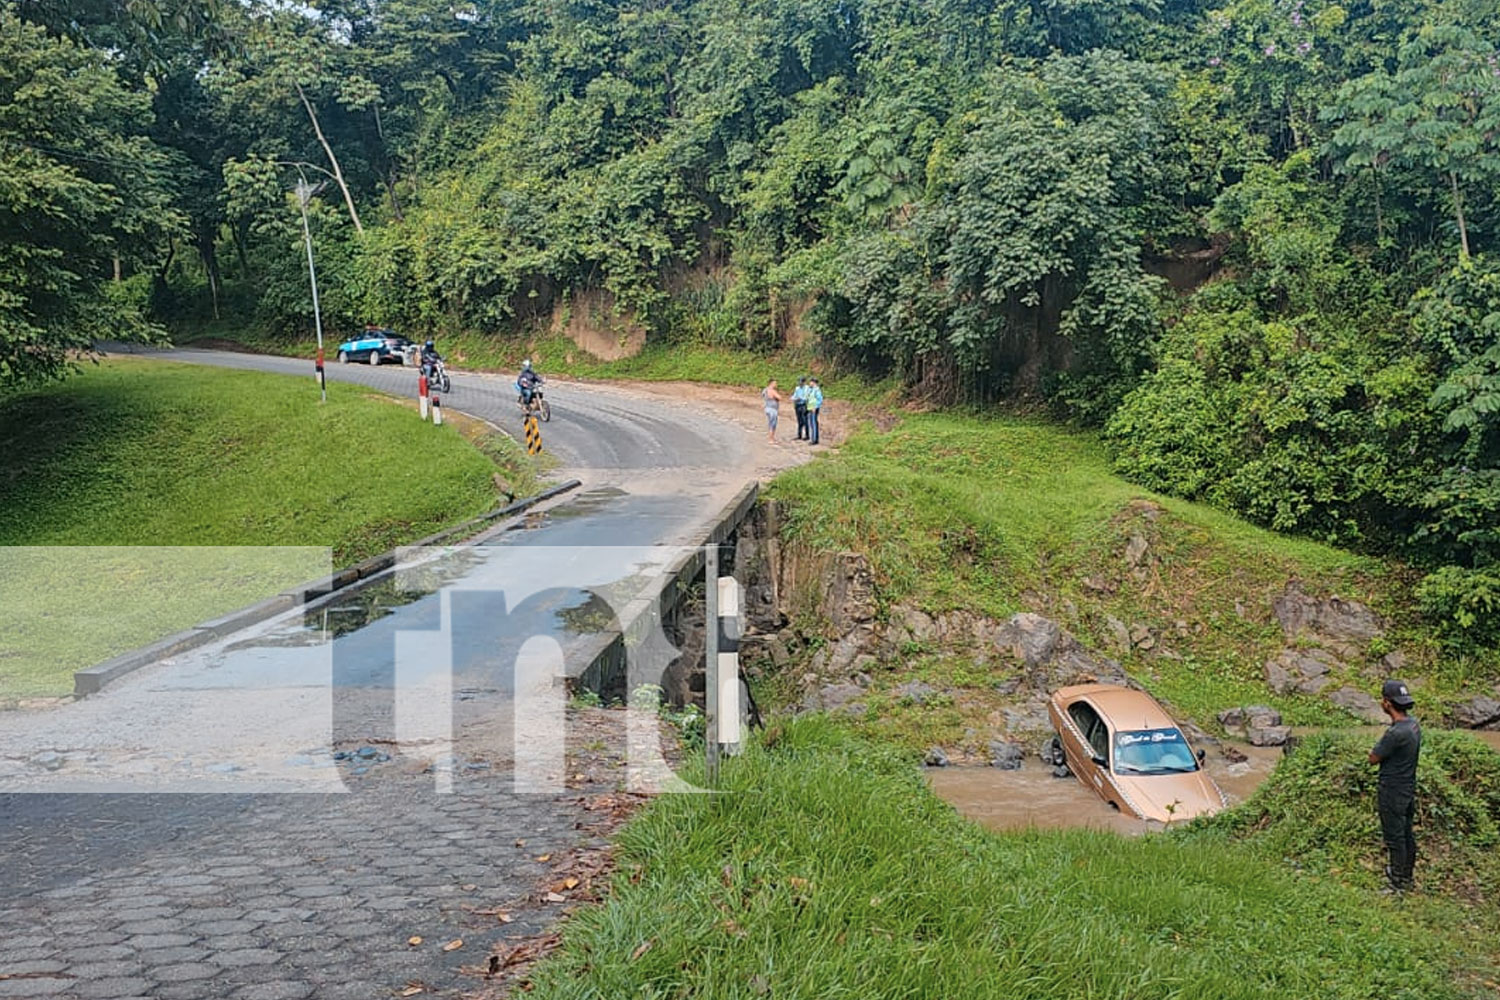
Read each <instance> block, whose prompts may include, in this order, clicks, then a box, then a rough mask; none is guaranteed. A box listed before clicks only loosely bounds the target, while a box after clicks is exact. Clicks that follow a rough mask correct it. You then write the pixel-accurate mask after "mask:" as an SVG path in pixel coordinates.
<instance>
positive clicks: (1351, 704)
mask: <svg viewBox="0 0 1500 1000" xmlns="http://www.w3.org/2000/svg"><path fill="white" fill-rule="evenodd" d="M1328 700H1329V701H1331V702H1333V703H1334V704H1335V705H1337V706H1338V707H1339V708H1342V709H1343V710H1344V711H1346V712H1348V713H1349V714H1350V715H1352V716H1354V717H1355V718H1356V719H1362V720H1364V721H1365V722H1369V723H1376V724H1378V723H1381V722H1385V721H1386V717H1385V712H1384V711H1382V710H1381V708H1380V702H1378V701H1376V700H1375V699H1374V698H1372V697H1371V696H1370V695H1368V694H1366V693H1365V692H1363V691H1361V690H1359V689H1358V688H1352V687H1341V688H1339V689H1338V690H1337V691H1335V692H1333V694H1331V695H1329V696H1328Z"/></svg>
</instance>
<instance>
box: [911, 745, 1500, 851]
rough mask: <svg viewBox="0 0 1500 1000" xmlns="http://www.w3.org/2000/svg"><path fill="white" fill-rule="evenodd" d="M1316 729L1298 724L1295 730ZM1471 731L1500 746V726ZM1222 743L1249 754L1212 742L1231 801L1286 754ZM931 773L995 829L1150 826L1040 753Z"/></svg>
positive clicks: (942, 791)
mask: <svg viewBox="0 0 1500 1000" xmlns="http://www.w3.org/2000/svg"><path fill="white" fill-rule="evenodd" d="M1315 731H1316V730H1313V729H1294V730H1293V735H1306V734H1307V733H1309V732H1315ZM1350 731H1352V732H1355V733H1359V734H1362V735H1365V736H1368V737H1369V739H1370V744H1371V745H1372V746H1373V745H1374V743H1375V741H1376V740H1377V739H1379V738H1380V734H1381V733H1383V732H1384V731H1385V727H1383V726H1368V727H1359V728H1354V729H1351V730H1350ZM1471 732H1473V735H1474V736H1477V737H1478V738H1479V739H1480V740H1482V741H1484V742H1485V743H1487V744H1489V745H1490V746H1491V747H1494V748H1495V750H1496V751H1497V752H1500V732H1474V731H1472V730H1471ZM1221 743H1222V745H1224V746H1232V747H1234V749H1236V750H1238V751H1239V752H1240V753H1242V754H1244V755H1245V758H1246V759H1245V760H1244V761H1242V762H1240V763H1230V762H1229V761H1228V760H1226V759H1225V758H1224V755H1223V754H1222V753H1221V752H1219V751H1218V750H1215V749H1212V748H1210V749H1209V752H1208V773H1209V776H1210V777H1212V778H1213V779H1214V782H1215V783H1216V784H1217V785H1218V786H1219V788H1221V789H1222V790H1223V791H1224V794H1225V795H1227V796H1228V797H1229V804H1230V805H1231V806H1233V805H1238V804H1239V803H1241V802H1243V801H1245V799H1247V798H1249V797H1250V795H1251V794H1252V793H1253V792H1254V791H1255V790H1256V789H1257V788H1259V787H1260V785H1261V783H1262V782H1263V781H1265V780H1266V778H1267V777H1269V776H1270V774H1271V772H1272V771H1274V770H1275V769H1276V765H1277V763H1278V762H1280V760H1281V759H1282V757H1283V756H1284V755H1283V753H1282V749H1281V748H1280V747H1253V746H1250V745H1249V744H1248V743H1241V742H1239V741H1235V740H1223V741H1221ZM926 773H927V778H928V781H929V783H930V784H931V785H932V790H933V791H934V792H936V793H937V795H938V797H939V798H941V799H942V800H943V801H945V802H947V803H949V804H950V805H952V806H953V807H954V808H955V809H957V810H958V811H959V813H960V814H961V815H963V816H966V817H968V818H969V819H972V820H974V821H975V822H976V823H979V824H980V825H982V826H985V827H988V828H989V829H991V830H997V831H1000V832H1015V831H1017V830H1029V829H1038V830H1067V829H1080V828H1082V829H1091V830H1110V831H1114V832H1115V833H1121V834H1126V835H1136V834H1141V833H1144V832H1146V830H1147V825H1146V823H1145V821H1143V820H1139V819H1136V818H1134V817H1132V816H1126V815H1123V814H1121V813H1119V812H1117V811H1116V810H1115V809H1113V808H1111V807H1110V806H1109V805H1107V804H1106V803H1105V802H1104V800H1103V799H1101V798H1099V797H1098V796H1097V795H1095V794H1094V793H1093V792H1091V791H1090V790H1089V789H1087V788H1085V787H1084V785H1083V783H1082V782H1080V781H1079V780H1078V779H1077V778H1075V777H1073V776H1072V775H1068V776H1067V777H1066V778H1054V777H1053V776H1052V768H1050V767H1048V766H1047V765H1045V764H1043V763H1041V762H1040V761H1038V760H1037V759H1036V758H1034V757H1032V758H1028V759H1027V761H1026V765H1025V766H1024V767H1023V768H1021V769H1020V770H1019V771H1002V770H1000V769H999V768H995V767H948V768H932V769H930V770H928V771H927V772H926Z"/></svg>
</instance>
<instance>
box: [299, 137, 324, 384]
mask: <svg viewBox="0 0 1500 1000" xmlns="http://www.w3.org/2000/svg"><path fill="white" fill-rule="evenodd" d="M322 188H323V184H321V183H319V184H317V185H312V184H309V183H308V182H307V175H306V174H304V173H303V172H302V168H301V167H298V168H297V204H298V205H299V206H301V208H302V242H303V243H305V244H306V245H307V280H308V281H309V282H311V283H312V300H313V326H314V327H315V328H316V329H317V331H318V361H317V372H318V389H319V390H320V391H321V392H322V396H323V398H322V400H321V401H322V402H324V403H326V402H328V382H327V380H326V378H325V376H324V374H323V315H322V313H321V312H320V311H319V310H318V271H317V268H316V267H314V266H313V249H312V230H311V229H309V228H308V225H307V203H308V202H309V201H311V200H312V196H313V195H315V194H317V193H318V192H319V191H320V190H322Z"/></svg>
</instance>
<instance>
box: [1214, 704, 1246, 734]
mask: <svg viewBox="0 0 1500 1000" xmlns="http://www.w3.org/2000/svg"><path fill="white" fill-rule="evenodd" d="M1216 718H1218V720H1219V725H1221V726H1223V727H1224V728H1225V729H1239V728H1240V727H1241V726H1243V725H1244V724H1245V710H1244V709H1243V708H1226V709H1225V710H1224V711H1222V712H1220V713H1219V714H1218V716H1217V717H1216Z"/></svg>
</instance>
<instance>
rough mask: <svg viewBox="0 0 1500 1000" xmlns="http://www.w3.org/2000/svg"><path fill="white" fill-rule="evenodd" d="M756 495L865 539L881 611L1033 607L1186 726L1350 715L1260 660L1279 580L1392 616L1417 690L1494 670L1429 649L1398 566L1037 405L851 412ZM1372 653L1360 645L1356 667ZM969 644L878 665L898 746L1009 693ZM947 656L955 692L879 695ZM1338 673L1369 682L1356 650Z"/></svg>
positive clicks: (967, 719) (876, 718)
mask: <svg viewBox="0 0 1500 1000" xmlns="http://www.w3.org/2000/svg"><path fill="white" fill-rule="evenodd" d="M768 495H769V496H771V497H774V498H777V499H779V500H781V501H783V502H784V503H785V505H786V508H787V511H786V527H785V530H784V534H785V536H786V537H788V538H789V539H790V540H791V541H792V542H793V543H795V544H798V545H801V546H803V547H804V548H805V549H807V550H810V551H841V550H853V551H857V552H861V553H864V554H865V555H866V556H867V557H868V558H869V560H870V562H871V565H872V568H873V570H874V572H875V575H876V581H877V585H878V588H879V594H880V599H881V601H882V602H883V604H884V606H885V607H886V608H889V607H891V606H893V605H896V604H902V603H905V604H912V605H916V606H918V607H921V608H923V609H925V610H928V611H931V612H943V611H948V610H966V611H971V612H976V613H980V614H984V615H987V616H991V617H994V618H1004V617H1006V616H1009V615H1011V614H1013V613H1015V612H1017V611H1023V610H1025V611H1036V612H1039V613H1042V614H1045V615H1047V616H1049V617H1051V618H1054V619H1056V620H1058V621H1059V622H1060V623H1061V624H1062V625H1063V626H1064V627H1066V628H1068V629H1069V630H1070V631H1072V632H1074V634H1076V635H1078V636H1079V637H1080V639H1081V640H1082V641H1084V642H1085V643H1086V644H1088V645H1091V646H1093V647H1094V648H1095V649H1097V650H1100V651H1102V652H1105V653H1106V654H1107V655H1111V656H1115V657H1117V658H1119V659H1120V660H1121V662H1122V664H1123V665H1124V666H1125V667H1126V669H1127V670H1129V671H1130V672H1131V673H1132V675H1134V676H1136V677H1137V678H1138V679H1140V680H1142V681H1143V682H1145V683H1146V684H1147V685H1148V686H1149V687H1150V688H1151V689H1152V690H1153V692H1154V693H1156V694H1157V695H1158V696H1160V697H1163V698H1164V699H1166V700H1167V701H1168V702H1170V703H1171V704H1172V705H1173V707H1174V708H1176V709H1177V710H1178V711H1179V712H1181V713H1183V714H1185V715H1187V716H1189V717H1192V718H1195V719H1197V720H1198V721H1199V722H1200V723H1205V724H1210V725H1211V724H1212V718H1213V715H1214V714H1215V713H1216V712H1218V711H1219V710H1222V709H1224V708H1227V707H1230V706H1233V705H1239V704H1246V703H1252V702H1269V703H1271V704H1273V705H1276V706H1277V707H1278V708H1280V709H1281V710H1282V711H1283V712H1284V714H1285V715H1286V716H1287V718H1288V720H1289V721H1291V722H1293V723H1296V724H1305V725H1323V724H1330V723H1339V722H1348V721H1349V719H1348V717H1347V716H1344V715H1343V714H1342V713H1340V712H1339V711H1337V710H1336V709H1334V708H1332V707H1331V706H1330V705H1329V703H1328V702H1327V701H1326V700H1324V699H1321V698H1313V697H1303V696H1287V697H1281V696H1276V695H1273V694H1271V693H1270V692H1269V690H1268V689H1267V688H1266V686H1265V683H1264V679H1263V674H1262V665H1263V664H1264V663H1265V662H1266V661H1267V660H1268V659H1270V658H1272V657H1273V656H1274V655H1275V654H1276V652H1277V651H1278V650H1280V649H1281V647H1282V645H1283V642H1284V640H1283V636H1282V633H1281V629H1280V627H1279V625H1278V624H1277V623H1276V621H1275V620H1274V618H1273V616H1272V613H1271V601H1272V599H1273V598H1274V597H1275V596H1276V595H1277V594H1278V593H1280V592H1281V590H1282V589H1283V588H1284V587H1285V585H1286V583H1287V581H1288V580H1291V579H1300V580H1302V581H1304V585H1305V586H1306V588H1307V589H1308V590H1309V591H1310V592H1314V593H1338V594H1340V595H1342V596H1345V597H1349V598H1354V599H1357V600H1360V601H1363V602H1365V603H1367V604H1369V605H1371V606H1372V607H1374V608H1375V609H1376V610H1377V611H1379V612H1380V613H1381V614H1382V615H1383V616H1384V617H1385V618H1386V619H1387V620H1388V621H1389V622H1392V623H1393V625H1392V629H1391V633H1390V636H1389V638H1390V642H1391V643H1392V644H1394V645H1395V646H1398V647H1399V648H1401V649H1402V651H1403V652H1404V653H1405V654H1406V655H1407V659H1408V662H1409V666H1408V668H1407V669H1409V670H1411V671H1412V673H1414V674H1419V675H1422V676H1424V677H1425V679H1426V681H1427V685H1426V687H1425V689H1424V692H1425V695H1430V694H1432V693H1434V692H1436V693H1441V692H1443V691H1448V690H1457V689H1458V688H1459V687H1460V686H1462V685H1463V684H1465V683H1468V682H1471V681H1472V679H1473V677H1474V676H1475V675H1476V674H1479V675H1483V674H1485V673H1486V671H1487V672H1488V673H1489V674H1491V675H1492V674H1493V673H1494V672H1495V671H1494V664H1489V665H1487V666H1486V665H1479V666H1477V667H1475V666H1474V665H1472V664H1471V668H1470V669H1469V670H1468V671H1463V670H1454V669H1451V667H1450V666H1449V665H1448V664H1447V663H1445V660H1444V658H1443V657H1442V655H1441V651H1440V650H1439V649H1438V647H1437V646H1436V644H1435V643H1434V642H1433V641H1432V640H1431V639H1430V637H1429V636H1428V635H1427V633H1426V631H1425V630H1424V629H1423V627H1422V624H1421V622H1420V621H1418V620H1416V619H1415V617H1414V615H1413V613H1412V611H1411V610H1410V608H1411V605H1410V602H1409V599H1408V594H1409V583H1410V581H1409V579H1408V576H1407V574H1406V573H1405V572H1404V571H1403V570H1402V568H1401V567H1399V566H1396V565H1393V564H1388V563H1385V562H1382V561H1380V560H1377V559H1373V558H1367V557H1363V556H1359V555H1355V554H1352V553H1349V552H1346V551H1341V550H1339V549H1335V548H1332V547H1329V546H1326V545H1321V544H1318V543H1316V542H1311V541H1308V540H1305V539H1298V538H1290V537H1286V536H1283V535H1278V534H1275V533H1273V532H1270V531H1266V530H1263V529H1260V528H1257V527H1255V526H1253V525H1250V524H1247V523H1246V522H1244V521H1241V520H1239V519H1237V518H1234V517H1232V516H1230V515H1227V514H1225V513H1223V512H1221V511H1218V510H1215V509H1213V508H1210V507H1207V506H1204V505H1201V504H1195V503H1189V502H1186V501H1181V500H1176V499H1172V498H1168V497H1163V496H1157V495H1153V494H1151V493H1149V492H1148V491H1146V490H1143V489H1141V488H1139V487H1137V486H1134V485H1132V484H1131V483H1129V482H1127V481H1125V480H1123V479H1121V478H1119V477H1118V476H1116V475H1114V474H1113V472H1112V471H1111V468H1110V463H1109V459H1108V456H1107V455H1106V453H1105V451H1104V448H1103V446H1102V445H1101V444H1100V443H1099V442H1098V441H1097V439H1095V438H1094V437H1093V436H1091V435H1088V434H1083V433H1074V432H1070V431H1067V430H1065V429H1061V428H1058V427H1057V426H1056V425H1053V424H1049V423H1045V422H1042V421H1038V420H1029V419H1022V418H1015V417H1003V416H994V417H976V416H964V415H953V414H944V415H922V416H912V417H908V418H906V419H904V420H903V421H902V422H901V423H900V424H899V425H897V426H896V427H895V428H894V429H893V430H891V431H889V432H878V431H876V430H874V429H872V428H866V429H865V430H864V431H862V432H861V433H858V434H856V435H855V436H854V437H853V438H852V439H851V440H850V441H849V442H847V443H846V444H845V445H844V446H843V447H842V448H841V449H840V452H839V454H837V455H834V456H828V457H824V458H822V459H820V460H818V461H816V462H813V463H811V464H810V465H806V466H802V467H799V468H796V469H793V470H791V471H788V472H786V473H783V474H782V475H781V476H780V477H779V478H778V479H777V480H776V481H775V483H773V484H772V486H771V488H770V490H769V491H768ZM1132 536H1139V537H1140V538H1141V539H1142V540H1144V541H1146V542H1147V543H1148V548H1147V556H1146V558H1145V559H1144V560H1142V563H1141V565H1140V566H1139V567H1132V566H1131V565H1130V563H1128V562H1127V559H1126V556H1125V550H1126V546H1127V544H1128V542H1129V540H1130V539H1131V538H1132ZM1110 619H1114V621H1115V622H1116V623H1119V624H1125V625H1127V626H1133V625H1144V626H1146V627H1148V628H1150V629H1151V631H1152V634H1153V636H1154V637H1155V645H1154V647H1153V648H1152V649H1151V650H1149V651H1145V650H1141V649H1139V648H1134V647H1131V648H1128V649H1127V648H1123V647H1122V646H1121V645H1120V644H1119V642H1118V640H1117V639H1116V638H1115V637H1114V636H1115V630H1114V626H1113V625H1112V623H1111V621H1110ZM1383 651H1384V650H1383V649H1372V650H1371V651H1370V653H1371V664H1372V665H1373V662H1374V659H1375V658H1376V656H1377V655H1378V654H1379V653H1381V652H1383ZM955 652H956V653H958V654H959V655H960V662H958V663H956V664H955V663H952V662H949V663H946V664H945V663H944V662H943V654H945V653H946V654H952V653H955ZM970 652H972V651H967V650H956V651H955V650H947V651H944V650H923V649H914V650H910V651H908V655H906V656H903V657H901V658H900V659H899V661H898V662H894V663H887V664H885V665H884V666H885V667H886V671H885V672H884V673H877V675H876V681H877V684H876V689H877V695H876V696H875V697H873V698H872V699H870V712H869V715H868V718H867V720H866V721H868V722H869V723H871V724H872V725H875V727H876V728H877V730H878V731H880V732H882V733H884V734H886V735H890V736H893V737H895V738H898V739H901V740H902V742H905V743H908V744H910V745H918V743H919V742H921V741H927V742H931V741H933V740H934V738H935V737H938V736H943V735H946V736H947V737H949V738H955V737H956V735H957V734H958V733H961V732H962V731H963V730H964V729H965V728H982V727H985V726H986V725H987V724H988V722H989V720H991V719H992V718H993V716H994V714H995V713H996V712H997V711H998V710H999V709H1000V708H1001V706H1003V705H1004V704H1005V703H1006V702H1007V701H1008V699H1007V698H1005V697H1004V696H1002V695H1000V694H998V693H996V692H994V691H993V690H992V688H993V682H994V681H997V680H1000V679H1002V677H1003V674H1001V673H997V672H996V671H997V670H999V669H1000V668H1001V666H1002V665H1000V664H996V665H994V666H993V667H992V666H987V665H985V664H982V663H975V662H974V661H973V660H972V659H970V660H969V661H968V662H967V663H965V662H962V658H963V657H965V656H967V655H968V654H969V653H970ZM950 659H951V656H950ZM954 670H958V671H959V672H960V673H967V674H968V676H969V679H970V681H971V683H967V684H964V683H958V684H954V685H952V686H953V687H955V688H957V689H958V691H957V694H956V702H957V703H956V705H954V704H938V705H927V706H916V707H913V706H902V705H895V704H891V703H889V700H887V701H882V700H881V699H880V698H879V696H878V695H879V692H880V691H881V690H882V689H888V688H889V687H890V686H892V685H894V684H895V683H896V682H898V681H900V680H905V679H909V678H910V677H911V676H913V674H914V673H916V674H920V673H921V672H922V671H927V672H933V671H936V672H937V673H939V674H943V673H944V672H948V673H951V672H953V671H954ZM939 679H941V678H939ZM1336 680H1337V681H1338V683H1355V684H1358V685H1359V686H1361V687H1362V688H1368V687H1369V681H1368V679H1366V678H1364V677H1361V676H1360V675H1359V672H1358V666H1356V667H1353V668H1351V669H1350V670H1349V671H1348V672H1346V673H1345V674H1342V675H1340V676H1339V677H1337V678H1336ZM1425 700H1429V701H1430V700H1431V699H1430V697H1427V698H1425Z"/></svg>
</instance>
